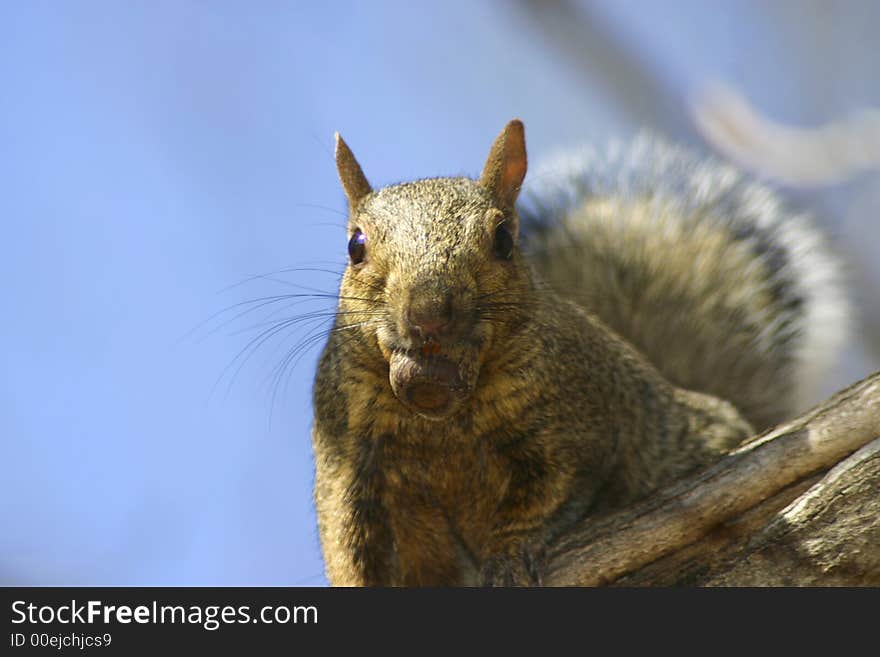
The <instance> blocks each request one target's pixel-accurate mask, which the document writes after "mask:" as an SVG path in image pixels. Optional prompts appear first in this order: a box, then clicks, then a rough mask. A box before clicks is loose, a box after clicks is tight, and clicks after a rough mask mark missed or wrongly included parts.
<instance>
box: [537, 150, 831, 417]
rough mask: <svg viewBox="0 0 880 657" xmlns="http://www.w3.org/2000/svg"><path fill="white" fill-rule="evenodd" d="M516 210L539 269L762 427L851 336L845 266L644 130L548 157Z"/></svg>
mask: <svg viewBox="0 0 880 657" xmlns="http://www.w3.org/2000/svg"><path fill="white" fill-rule="evenodd" d="M520 215H521V221H522V225H523V232H524V239H525V248H526V253H527V254H528V257H529V258H530V260H531V262H532V264H533V265H534V267H535V268H536V270H537V271H538V273H539V275H540V276H542V277H543V278H544V279H545V280H546V282H547V283H549V284H550V285H551V286H552V287H553V288H555V289H556V290H557V291H558V292H559V293H561V294H562V295H563V296H566V297H568V298H571V299H572V300H574V301H577V302H578V303H581V304H582V305H584V306H585V307H586V308H587V309H588V310H590V311H591V312H593V313H595V314H596V315H598V316H599V318H601V319H602V320H603V321H604V322H605V323H606V324H607V325H609V326H610V327H611V328H612V329H613V330H615V331H616V332H617V333H619V334H620V335H622V336H623V337H624V338H626V339H627V340H629V341H630V342H631V343H632V344H634V345H635V346H636V347H637V348H639V349H640V350H641V351H642V352H643V353H644V354H645V355H646V356H647V357H648V359H649V360H651V361H652V362H653V363H654V365H655V366H656V367H657V368H658V369H659V370H660V371H661V372H663V373H664V375H665V376H666V377H667V378H668V379H670V380H671V381H673V382H674V383H675V384H677V385H679V386H681V387H684V388H689V389H692V390H698V391H701V392H708V393H710V394H713V395H716V396H718V397H721V398H723V399H727V400H729V401H731V402H733V403H734V404H735V405H736V406H737V407H738V408H739V409H740V411H741V412H742V413H743V414H744V415H745V416H746V418H747V419H748V420H749V421H750V422H751V423H752V424H753V425H754V426H755V427H756V428H757V429H761V428H765V427H767V426H769V425H772V424H775V423H778V422H780V421H782V420H784V419H786V418H788V417H790V416H792V415H793V414H794V413H795V412H797V411H799V410H802V407H803V406H804V405H805V404H807V403H809V402H811V401H814V400H813V396H814V394H815V386H816V384H817V383H818V379H819V377H820V376H821V374H822V372H823V370H824V369H825V367H826V366H827V365H828V364H829V361H831V360H832V359H834V358H835V357H836V355H837V352H838V348H839V347H840V345H841V343H842V342H843V340H844V338H845V336H846V333H847V326H848V319H847V317H848V304H847V302H846V297H845V294H844V293H843V289H842V285H841V276H840V269H841V268H840V266H839V265H838V262H837V261H836V260H835V258H834V257H833V256H832V255H831V253H830V251H829V250H828V249H827V248H826V246H825V244H824V243H823V240H822V237H821V235H820V234H819V233H818V232H817V231H816V230H815V229H814V228H813V227H812V226H811V225H810V222H809V221H808V220H807V218H806V217H804V216H800V215H797V214H793V213H791V212H789V211H787V210H786V208H784V207H783V205H782V203H781V202H780V201H779V199H777V197H776V196H774V194H773V193H772V192H771V191H770V190H769V189H767V188H766V187H764V186H761V185H759V184H756V183H754V182H752V181H749V180H747V179H746V178H745V177H744V176H743V175H742V174H741V173H740V172H738V171H737V170H735V169H734V168H732V167H730V166H728V165H726V164H721V163H719V162H717V161H707V160H705V159H703V158H699V157H697V156H695V155H694V154H692V153H689V152H687V151H685V150H682V149H679V148H674V147H671V146H669V145H667V144H664V143H662V142H660V141H658V140H656V139H652V138H649V137H640V138H638V139H636V140H635V141H634V142H633V143H631V144H628V145H625V146H622V145H621V146H616V147H611V148H609V149H607V150H606V151H604V152H600V151H594V150H582V151H580V152H577V153H572V154H568V155H563V156H560V157H557V158H556V159H553V160H551V161H548V162H546V163H545V164H544V166H543V167H541V166H539V167H538V168H537V169H536V170H534V171H533V172H532V174H531V176H530V183H529V185H528V186H527V190H526V192H525V194H524V195H523V197H522V202H521V207H520Z"/></svg>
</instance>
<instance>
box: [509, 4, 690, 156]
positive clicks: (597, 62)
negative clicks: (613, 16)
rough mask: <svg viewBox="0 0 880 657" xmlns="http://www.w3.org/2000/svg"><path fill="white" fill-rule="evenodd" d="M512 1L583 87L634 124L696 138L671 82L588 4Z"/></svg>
mask: <svg viewBox="0 0 880 657" xmlns="http://www.w3.org/2000/svg"><path fill="white" fill-rule="evenodd" d="M516 6H518V7H519V9H520V10H521V12H522V14H523V16H524V17H525V18H526V22H527V24H528V26H529V27H530V28H531V29H533V30H535V31H537V32H538V33H539V34H540V35H541V36H542V37H543V38H544V40H545V42H546V43H547V44H548V45H549V47H550V48H552V49H554V50H555V51H556V52H557V53H559V55H560V56H561V57H563V58H564V59H565V60H567V61H568V62H569V63H570V64H571V66H572V67H573V69H574V71H575V72H576V73H577V74H578V75H580V76H582V77H584V78H585V85H584V86H585V87H586V88H588V89H595V88H597V87H598V88H599V93H600V94H602V95H603V96H604V97H606V98H609V99H611V101H612V102H613V103H614V104H615V106H616V109H617V110H618V111H619V112H620V113H621V114H623V115H628V118H629V120H630V121H631V122H632V123H633V124H634V125H637V126H653V127H654V128H655V129H659V130H661V131H662V132H664V133H666V134H668V135H670V136H674V137H678V138H680V139H681V138H689V139H691V140H696V139H697V138H698V135H697V133H696V131H695V130H694V126H693V124H692V123H691V121H690V120H689V118H688V113H687V107H686V106H685V105H684V104H683V103H682V102H681V100H680V99H679V98H678V97H677V96H676V95H675V94H674V93H673V91H672V90H673V89H674V86H673V85H672V84H669V83H668V82H667V81H666V80H665V76H664V75H663V74H662V72H661V71H659V70H656V68H655V67H654V66H653V65H652V64H651V63H650V62H649V61H647V60H646V59H645V58H642V57H639V55H638V54H637V50H636V49H635V48H633V47H632V44H627V43H623V42H621V41H620V40H618V39H616V38H615V37H614V36H613V30H611V29H609V27H608V26H607V25H604V24H603V21H602V19H601V18H600V17H599V16H598V15H597V14H596V12H595V11H593V10H592V8H591V7H590V6H589V5H588V4H585V5H576V4H575V3H574V2H571V1H570V0H553V1H549V2H548V1H542V0H519V2H518V3H516Z"/></svg>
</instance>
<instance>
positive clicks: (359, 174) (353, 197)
mask: <svg viewBox="0 0 880 657" xmlns="http://www.w3.org/2000/svg"><path fill="white" fill-rule="evenodd" d="M335 137H336V170H337V171H338V172H339V180H341V181H342V189H343V190H345V196H346V197H347V198H348V205H349V207H352V208H353V207H354V206H355V205H357V204H358V202H359V201H360V200H361V199H362V198H363V197H364V196H366V195H367V194H369V193H370V192H371V191H373V190H372V189H371V188H370V183H369V182H367V177H366V176H365V175H364V172H363V170H362V169H361V165H360V164H358V161H357V160H356V159H355V157H354V153H352V152H351V149H350V148H349V147H348V144H346V143H345V141H344V140H343V139H342V136H341V135H340V134H339V133H338V132H337V133H336V134H335Z"/></svg>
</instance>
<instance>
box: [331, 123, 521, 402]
mask: <svg viewBox="0 0 880 657" xmlns="http://www.w3.org/2000/svg"><path fill="white" fill-rule="evenodd" d="M336 165H337V169H338V171H339V177H340V179H341V181H342V187H343V189H344V191H345V195H346V197H347V198H348V204H349V221H348V254H349V263H348V267H347V268H346V271H345V274H344V276H343V279H342V283H341V286H340V297H339V298H340V302H339V311H340V312H339V314H338V316H337V328H338V329H340V330H343V329H344V330H345V331H346V332H348V331H354V332H357V335H358V337H359V338H360V339H359V340H358V343H359V345H360V346H361V348H366V349H368V350H370V351H371V352H372V355H374V356H375V357H376V358H377V359H378V358H381V359H382V360H383V361H384V362H385V363H387V366H388V373H389V374H388V376H389V382H390V385H391V389H392V390H393V392H394V394H395V396H396V397H397V398H398V399H399V400H400V402H401V403H402V404H403V405H404V406H406V407H407V408H408V409H409V410H410V411H412V412H414V413H417V414H418V415H421V416H423V417H426V418H429V419H442V418H446V417H449V416H451V415H453V414H454V413H455V412H456V411H457V410H459V409H460V408H461V407H462V404H464V403H465V402H466V400H467V399H468V398H469V397H470V396H471V394H472V392H473V391H474V388H475V387H476V385H477V382H478V378H479V374H480V367H481V365H482V364H483V363H484V362H485V361H486V357H487V355H488V354H490V353H491V352H492V351H493V350H499V349H503V342H502V341H503V339H504V337H505V336H507V335H509V334H510V333H511V332H512V331H514V330H515V329H516V327H517V326H519V325H521V324H522V323H523V322H524V321H525V319H526V317H527V311H526V310H525V303H524V301H525V298H526V296H527V295H528V293H529V291H530V290H531V278H530V275H529V271H528V267H527V266H526V265H525V263H524V262H523V260H522V258H521V255H520V252H519V248H518V245H517V238H518V227H519V219H518V217H517V213H516V208H515V202H516V198H517V195H518V193H519V190H520V187H521V186H522V182H523V178H524V177H525V174H526V166H527V160H526V150H525V136H524V131H523V124H522V122H520V121H518V120H513V121H511V122H510V123H508V124H507V126H505V128H504V129H503V130H502V131H501V133H500V134H499V135H498V137H497V138H496V139H495V142H494V143H493V145H492V148H491V150H490V152H489V156H488V158H487V160H486V164H485V166H484V168H483V172H482V174H481V175H480V178H479V179H478V180H471V179H469V178H431V179H425V180H417V181H414V182H406V183H401V184H397V185H391V186H388V187H384V188H381V189H377V190H373V189H372V188H371V187H370V184H369V182H367V178H366V176H364V173H363V171H362V169H361V167H360V165H359V164H358V162H357V160H356V159H355V157H354V154H353V153H352V152H351V150H350V149H349V147H348V146H347V145H346V143H345V142H344V141H343V140H342V138H341V137H340V136H339V135H338V134H337V135H336ZM368 357H369V356H368ZM493 361H494V359H493Z"/></svg>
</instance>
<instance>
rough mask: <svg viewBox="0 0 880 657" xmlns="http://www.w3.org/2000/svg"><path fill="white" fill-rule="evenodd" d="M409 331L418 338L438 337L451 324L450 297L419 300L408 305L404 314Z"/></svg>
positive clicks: (447, 295) (449, 295)
mask: <svg viewBox="0 0 880 657" xmlns="http://www.w3.org/2000/svg"><path fill="white" fill-rule="evenodd" d="M406 318H407V321H408V322H409V325H410V329H411V331H412V332H413V333H415V334H416V335H417V336H418V337H420V338H427V337H433V338H437V337H439V336H440V335H441V334H442V333H443V331H444V330H445V329H447V328H448V327H449V325H450V324H451V323H452V295H451V294H446V295H444V297H443V299H442V300H440V301H438V300H437V299H420V300H418V301H413V302H411V303H410V306H409V309H408V310H407V313H406Z"/></svg>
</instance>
